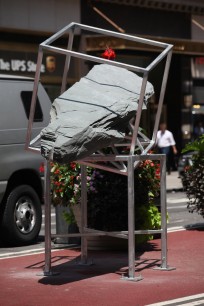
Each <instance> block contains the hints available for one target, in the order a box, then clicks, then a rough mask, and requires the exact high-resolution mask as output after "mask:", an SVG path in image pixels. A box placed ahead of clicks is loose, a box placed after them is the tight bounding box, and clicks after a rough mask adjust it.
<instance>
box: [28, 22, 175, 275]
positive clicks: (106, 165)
mask: <svg viewBox="0 0 204 306" xmlns="http://www.w3.org/2000/svg"><path fill="white" fill-rule="evenodd" d="M78 30H85V31H91V32H93V33H98V34H101V35H108V36H112V37H116V38H123V39H125V40H130V41H133V42H137V43H141V44H146V45H151V46H155V47H158V48H160V51H158V53H159V55H158V56H157V57H156V58H155V59H154V60H153V61H152V62H151V63H150V64H149V65H148V66H147V67H146V68H142V67H138V66H134V65H129V64H125V63H121V62H117V61H109V60H107V59H103V58H99V57H96V56H92V55H88V54H85V53H82V52H77V51H73V50H72V48H73V40H74V35H75V34H76V31H78ZM64 34H68V45H67V48H66V49H64V48H60V47H55V46H53V45H51V44H52V43H54V42H55V41H56V40H57V39H58V38H60V37H62V36H63V35H64ZM172 48H173V46H172V45H170V44H166V43H161V42H157V41H153V40H149V39H144V38H141V37H137V36H133V35H127V34H121V33H117V32H113V31H108V30H104V29H100V28H96V27H91V26H87V25H83V24H78V23H71V24H69V25H68V26H66V27H64V28H63V29H62V30H60V31H59V32H57V33H56V34H54V35H53V36H51V37H50V38H48V39H47V40H46V41H44V42H43V43H41V44H40V45H39V51H38V59H37V66H36V74H35V80H34V88H33V95H32V101H31V110H30V117H29V122H28V130H27V138H26V149H27V150H30V151H34V152H37V153H40V148H38V147H36V143H37V141H38V140H39V139H40V136H37V138H35V139H33V140H31V135H32V124H33V119H34V111H35V104H36V99H37V91H38V83H39V80H40V71H41V64H42V59H43V51H49V52H53V53H57V54H62V55H65V56H66V59H65V66H64V71H63V76H62V84H61V93H63V92H64V91H65V89H66V80H67V75H68V72H69V67H70V60H71V57H76V58H79V59H82V60H88V61H92V62H95V63H106V64H109V65H114V66H118V67H122V68H126V69H127V70H131V71H134V72H137V73H140V74H141V75H142V78H143V79H142V85H141V90H140V97H139V103H138V109H137V112H136V116H135V118H134V119H135V120H134V123H133V122H132V121H130V123H129V134H128V135H127V137H125V139H124V142H123V143H120V144H114V145H112V146H111V148H110V149H111V153H110V154H106V153H104V152H103V151H102V150H101V151H98V152H96V153H95V154H92V155H90V156H88V157H87V158H84V159H83V160H80V161H77V162H78V163H80V164H81V178H82V182H81V186H82V188H81V198H82V202H81V209H82V217H81V222H82V232H81V233H79V234H67V235H66V236H80V237H81V241H82V244H81V262H82V263H84V264H85V263H87V258H88V254H87V236H97V235H109V236H114V237H121V238H126V239H128V262H129V272H128V277H127V278H126V279H128V280H136V281H137V280H140V279H141V276H137V277H136V276H135V234H152V233H161V240H162V250H161V267H160V269H162V270H171V269H172V268H170V267H169V266H168V265H167V220H166V215H167V209H166V164H165V160H166V156H165V155H162V154H151V156H150V155H149V154H148V152H149V150H150V149H151V148H152V147H153V146H154V145H155V142H156V133H157V130H158V126H159V121H160V116H161V111H162V105H163V99H164V94H165V89H166V83H167V78H168V73H169V67H170V62H171V56H172ZM162 60H165V68H164V73H163V78H162V82H161V89H160V95H159V102H158V108H157V112H156V119H155V123H154V128H153V133H152V137H151V138H148V137H147V136H145V135H144V134H143V133H141V131H140V130H139V126H140V119H141V113H142V106H143V103H144V94H145V89H146V84H147V81H148V77H149V73H150V72H151V71H152V70H153V69H154V68H155V67H156V66H157V65H158V64H159V63H160V62H161V61H162ZM120 146H122V147H129V152H128V153H127V154H125V155H124V154H121V153H120V151H119V150H118V147H120ZM136 149H137V154H136V153H135V152H136ZM148 159H151V160H159V161H160V165H161V167H160V169H161V170H160V174H161V179H160V182H161V184H160V191H161V196H160V201H161V216H162V220H161V222H162V225H161V229H160V230H140V231H135V221H134V170H135V168H136V167H137V165H138V164H139V163H140V162H141V161H143V160H148ZM50 161H51V159H48V160H47V159H46V160H45V269H44V275H52V271H51V237H55V236H58V237H59V235H52V234H51V221H50V212H51V209H50V202H51V201H50ZM86 166H91V167H96V168H99V169H103V170H107V171H110V172H114V173H119V174H122V175H126V176H127V183H128V231H125V232H124V231H123V232H117V233H116V232H101V231H96V230H94V231H93V230H90V229H88V228H87V194H86Z"/></svg>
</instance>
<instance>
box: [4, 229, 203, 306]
mask: <svg viewBox="0 0 204 306" xmlns="http://www.w3.org/2000/svg"><path fill="white" fill-rule="evenodd" d="M203 240H204V227H203V228H200V229H193V230H183V231H178V232H173V233H168V265H169V266H170V267H175V268H176V269H175V270H171V271H161V270H154V268H156V267H158V265H160V264H161V252H160V251H161V245H160V239H155V240H152V241H149V242H148V243H147V244H146V245H144V246H143V247H141V248H139V249H137V252H136V260H135V270H136V276H139V275H141V276H142V277H143V279H142V280H141V281H138V282H134V281H126V280H123V279H121V276H122V275H126V273H127V265H128V264H127V262H128V261H127V260H128V259H127V252H124V251H123V252H121V251H117V252H116V251H115V252H110V251H108V252H105V251H91V252H90V253H89V258H91V259H92V260H93V262H94V265H91V266H83V265H79V264H78V261H77V260H79V256H80V250H79V249H66V250H57V251H53V252H52V259H51V261H52V272H58V273H59V274H56V275H54V276H47V277H45V276H44V275H42V271H43V266H44V254H36V255H27V256H21V257H15V258H5V259H0V271H1V274H0V305H2V306H4V305H6V306H54V305H55V306H56V305H59V306H65V305H66V306H124V305H130V306H144V305H150V304H153V303H157V304H156V305H158V306H161V305H204V267H203V254H204V243H203ZM194 295H195V296H194ZM192 296H193V297H192ZM172 299H180V300H179V301H180V302H178V303H177V302H171V304H170V302H168V303H167V302H166V303H165V304H164V303H163V301H168V300H172ZM172 303H173V304H172Z"/></svg>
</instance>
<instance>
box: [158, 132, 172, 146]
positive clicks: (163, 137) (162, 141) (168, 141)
mask: <svg viewBox="0 0 204 306" xmlns="http://www.w3.org/2000/svg"><path fill="white" fill-rule="evenodd" d="M156 143H157V146H158V147H159V148H164V147H169V146H175V144H176V142H175V140H174V137H173V134H172V133H171V132H170V131H168V130H165V132H164V133H162V132H161V131H158V132H157V140H156Z"/></svg>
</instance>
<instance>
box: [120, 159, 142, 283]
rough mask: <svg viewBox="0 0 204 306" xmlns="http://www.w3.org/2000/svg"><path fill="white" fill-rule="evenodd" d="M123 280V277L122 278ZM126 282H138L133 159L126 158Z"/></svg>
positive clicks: (139, 278)
mask: <svg viewBox="0 0 204 306" xmlns="http://www.w3.org/2000/svg"><path fill="white" fill-rule="evenodd" d="M123 278H124V277H123ZM124 279H126V280H131V281H139V280H141V279H142V277H141V276H140V275H139V276H138V277H135V195H134V159H133V156H132V155H131V156H129V158H128V277H125V278H124Z"/></svg>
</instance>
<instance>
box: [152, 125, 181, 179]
mask: <svg viewBox="0 0 204 306" xmlns="http://www.w3.org/2000/svg"><path fill="white" fill-rule="evenodd" d="M159 128H160V130H159V131H158V132H157V140H156V144H157V147H158V151H159V153H160V154H166V168H167V172H168V174H171V165H170V154H171V148H172V150H173V153H174V154H175V155H176V154H177V149H176V142H175V140H174V137H173V134H172V132H170V131H169V130H167V129H166V123H160V126H159Z"/></svg>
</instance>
